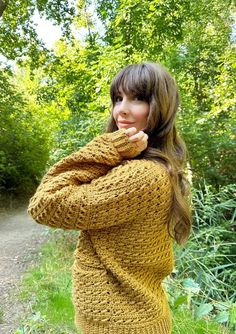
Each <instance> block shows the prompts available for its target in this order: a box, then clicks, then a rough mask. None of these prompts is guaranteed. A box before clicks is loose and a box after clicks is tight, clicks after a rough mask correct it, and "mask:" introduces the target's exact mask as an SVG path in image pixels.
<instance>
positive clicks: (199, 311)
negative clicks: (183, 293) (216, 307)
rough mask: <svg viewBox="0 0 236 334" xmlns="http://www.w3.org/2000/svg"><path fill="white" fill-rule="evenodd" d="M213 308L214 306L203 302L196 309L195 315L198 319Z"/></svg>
mask: <svg viewBox="0 0 236 334" xmlns="http://www.w3.org/2000/svg"><path fill="white" fill-rule="evenodd" d="M212 310H213V306H212V305H211V304H209V303H206V304H201V305H200V306H199V307H198V308H197V309H196V311H195V317H196V318H197V319H199V318H202V317H203V316H206V315H208V314H209V313H210V312H211V311H212Z"/></svg>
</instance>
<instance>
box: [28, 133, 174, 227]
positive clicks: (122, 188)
mask: <svg viewBox="0 0 236 334" xmlns="http://www.w3.org/2000/svg"><path fill="white" fill-rule="evenodd" d="M94 144H95V145H94ZM95 147H96V149H95ZM135 155H137V146H136V145H135V143H131V142H129V139H128V137H127V135H126V134H125V133H124V130H118V131H116V132H114V133H111V134H105V135H102V136H99V137H97V138H95V139H94V140H93V141H92V142H90V143H89V144H88V145H86V146H85V147H84V148H83V149H81V150H80V151H79V152H76V153H74V154H72V155H71V156H69V157H66V158H65V159H63V160H62V161H61V162H59V163H57V164H56V165H54V166H53V167H52V168H51V169H50V170H49V172H48V173H47V174H46V176H45V177H44V179H43V181H42V183H41V185H40V186H39V187H38V189H37V191H36V193H35V195H34V196H33V197H32V198H31V200H30V204H29V208H28V212H29V214H31V216H32V217H33V218H34V219H35V220H36V221H37V222H38V223H40V224H45V225H49V226H52V227H61V228H64V229H94V228H103V227H108V226H111V225H117V224H122V223H124V222H127V221H130V220H132V219H134V218H135V217H136V216H139V217H140V215H143V214H144V215H145V214H146V213H147V212H148V210H149V209H148V208H149V207H150V203H151V201H150V198H149V197H150V191H152V190H154V189H155V190H157V188H158V189H159V188H160V180H159V181H158V180H157V179H160V176H161V175H162V176H164V178H163V180H164V181H165V182H166V179H167V180H168V178H166V173H165V171H164V169H163V168H162V167H159V169H158V173H157V167H156V166H158V165H157V164H154V163H153V162H150V161H143V160H142V161H139V160H132V161H129V162H127V163H126V164H125V165H119V164H120V162H121V161H122V159H123V158H124V156H125V157H128V156H130V157H132V156H135ZM150 164H151V165H150ZM118 165H119V166H118ZM112 166H113V168H111V167H112ZM106 173H107V174H106ZM104 174H105V175H104ZM157 175H158V177H157ZM91 180H92V181H91ZM163 180H162V181H161V182H163ZM167 183H168V182H167ZM148 194H149V195H148ZM155 201H157V199H155ZM156 203H157V202H155V204H156ZM145 206H146V208H145ZM142 208H145V210H143V209H142ZM146 210H147V212H146ZM145 212H146V213H145Z"/></svg>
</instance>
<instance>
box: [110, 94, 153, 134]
mask: <svg viewBox="0 0 236 334" xmlns="http://www.w3.org/2000/svg"><path fill="white" fill-rule="evenodd" d="M149 110H150V106H149V104H148V102H146V101H143V100H141V99H140V98H139V97H136V96H131V95H126V94H125V93H124V92H123V91H122V90H121V91H120V95H119V96H117V97H116V100H115V102H114V106H113V110H112V115H113V118H114V120H115V122H116V125H117V127H118V129H121V128H125V129H128V128H131V127H135V128H136V129H137V130H138V131H140V130H144V129H145V128H146V124H147V118H148V114H149Z"/></svg>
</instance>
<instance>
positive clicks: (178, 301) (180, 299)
mask: <svg viewBox="0 0 236 334" xmlns="http://www.w3.org/2000/svg"><path fill="white" fill-rule="evenodd" d="M187 300H188V296H187V295H181V296H179V297H178V298H176V300H175V302H174V308H178V307H179V306H180V305H183V304H186V303H187Z"/></svg>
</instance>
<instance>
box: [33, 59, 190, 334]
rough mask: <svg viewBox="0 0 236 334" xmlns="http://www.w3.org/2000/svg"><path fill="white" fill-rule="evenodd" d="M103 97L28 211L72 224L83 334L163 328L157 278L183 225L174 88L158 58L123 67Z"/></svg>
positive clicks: (166, 325) (164, 305)
mask: <svg viewBox="0 0 236 334" xmlns="http://www.w3.org/2000/svg"><path fill="white" fill-rule="evenodd" d="M111 100H112V113H111V118H110V121H109V124H108V128H107V131H106V133H104V134H102V135H99V136H97V137H96V138H95V139H93V140H92V141H91V142H90V143H88V144H87V145H86V146H85V147H83V148H82V149H80V150H79V151H78V152H75V153H73V154H71V155H69V156H67V157H65V158H64V159H62V160H61V161H59V162H58V163H56V164H55V165H54V166H53V167H51V169H50V170H49V171H48V172H47V174H46V175H45V176H44V178H43V180H42V182H41V184H40V185H39V187H38V189H37V191H36V193H35V195H34V196H33V197H32V198H31V200H30V204H29V208H28V212H29V213H30V214H31V215H32V217H33V218H34V219H35V220H36V222H38V223H40V224H46V225H49V226H52V227H61V228H63V229H76V230H81V233H80V237H79V242H78V245H77V249H76V251H75V261H74V266H73V301H74V306H75V313H76V317H75V321H76V325H77V326H78V328H80V329H81V330H82V333H83V334H105V333H109V334H128V333H129V334H145V333H156V334H169V333H171V314H170V311H169V307H168V302H167V298H166V295H165V292H164V290H163V287H162V282H163V279H164V278H165V277H166V276H167V275H169V274H170V273H171V272H172V270H173V265H174V260H173V251H172V245H173V241H174V240H176V241H177V242H178V243H179V244H181V243H183V242H185V241H186V240H187V238H188V235H189V233H190V228H191V218H190V210H189V205H188V201H187V187H186V184H187V183H186V182H185V178H184V175H183V163H184V161H185V152H186V150H185V146H184V143H183V141H182V140H181V139H180V137H179V136H178V135H177V132H176V126H175V116H176V112H177V109H178V105H179V94H178V89H177V86H176V83H175V81H174V79H173V78H172V77H171V75H170V74H169V73H168V72H167V71H166V70H165V69H164V68H163V67H162V66H161V65H158V64H155V63H143V64H137V65H130V66H127V67H126V68H124V69H123V70H122V71H121V72H120V73H119V74H118V75H117V76H116V77H115V78H114V80H113V82H112V85H111Z"/></svg>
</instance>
